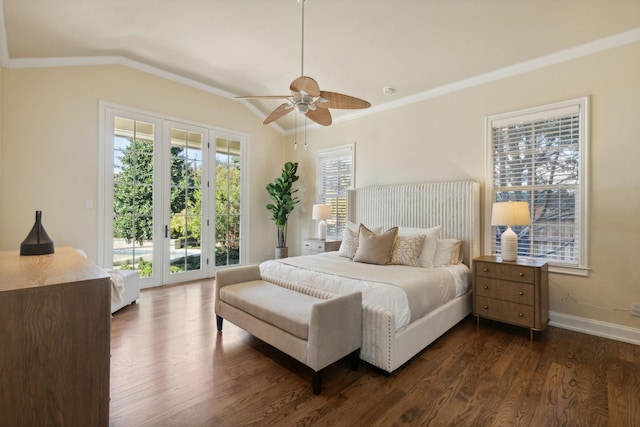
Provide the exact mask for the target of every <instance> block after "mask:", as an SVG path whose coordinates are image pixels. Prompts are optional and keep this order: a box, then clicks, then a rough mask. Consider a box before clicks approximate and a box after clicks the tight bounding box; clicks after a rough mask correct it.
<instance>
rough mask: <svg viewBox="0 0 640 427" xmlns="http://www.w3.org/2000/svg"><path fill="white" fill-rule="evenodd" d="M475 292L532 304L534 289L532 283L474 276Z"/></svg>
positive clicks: (490, 296)
mask: <svg viewBox="0 0 640 427" xmlns="http://www.w3.org/2000/svg"><path fill="white" fill-rule="evenodd" d="M475 293H476V295H479V296H485V297H489V298H495V299H499V300H503V301H511V302H515V303H518V304H526V305H534V302H535V294H534V293H535V289H534V287H533V285H532V284H528V283H518V282H507V281H505V280H498V279H491V278H488V277H476V287H475Z"/></svg>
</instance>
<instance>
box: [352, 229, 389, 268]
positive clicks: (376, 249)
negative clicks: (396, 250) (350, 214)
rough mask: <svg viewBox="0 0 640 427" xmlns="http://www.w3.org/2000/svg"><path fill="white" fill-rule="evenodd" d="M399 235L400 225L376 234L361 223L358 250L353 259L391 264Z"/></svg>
mask: <svg viewBox="0 0 640 427" xmlns="http://www.w3.org/2000/svg"><path fill="white" fill-rule="evenodd" d="M397 235H398V227H393V228H390V229H388V230H387V231H385V232H384V233H381V234H376V233H374V232H373V231H371V230H369V229H368V228H367V227H365V226H364V225H362V224H360V236H359V238H358V250H357V251H356V255H355V256H354V257H353V260H354V261H357V262H366V263H368V264H381V265H383V264H389V261H391V253H392V252H393V245H394V244H395V242H396V236H397Z"/></svg>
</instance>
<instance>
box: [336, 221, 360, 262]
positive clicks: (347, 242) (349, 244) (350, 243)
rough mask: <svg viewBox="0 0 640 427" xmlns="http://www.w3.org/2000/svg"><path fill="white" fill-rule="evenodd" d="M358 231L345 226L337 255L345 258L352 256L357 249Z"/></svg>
mask: <svg viewBox="0 0 640 427" xmlns="http://www.w3.org/2000/svg"><path fill="white" fill-rule="evenodd" d="M359 234H360V233H359V232H358V231H357V230H356V231H353V230H352V229H351V228H349V227H345V229H344V234H343V235H342V243H340V249H339V250H338V255H339V256H343V257H346V258H349V259H351V258H353V256H354V255H355V254H356V251H357V250H358V235H359Z"/></svg>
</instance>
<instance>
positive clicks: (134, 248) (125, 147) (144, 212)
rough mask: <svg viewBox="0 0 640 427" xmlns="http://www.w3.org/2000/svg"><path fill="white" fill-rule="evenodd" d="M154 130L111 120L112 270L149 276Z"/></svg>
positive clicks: (151, 251)
mask: <svg viewBox="0 0 640 427" xmlns="http://www.w3.org/2000/svg"><path fill="white" fill-rule="evenodd" d="M153 133H154V126H153V124H151V123H145V122H141V121H137V120H131V119H125V118H122V117H115V119H114V135H113V259H112V261H113V266H114V268H116V269H122V270H139V271H140V275H141V276H143V277H145V276H151V275H152V264H151V261H152V255H153Z"/></svg>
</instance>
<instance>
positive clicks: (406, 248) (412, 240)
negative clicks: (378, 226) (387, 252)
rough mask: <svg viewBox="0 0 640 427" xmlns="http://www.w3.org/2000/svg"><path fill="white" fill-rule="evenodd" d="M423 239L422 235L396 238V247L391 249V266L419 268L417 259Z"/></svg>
mask: <svg viewBox="0 0 640 427" xmlns="http://www.w3.org/2000/svg"><path fill="white" fill-rule="evenodd" d="M425 237H426V236H425V235H424V234H416V235H414V236H398V237H397V238H396V245H395V246H394V247H393V254H391V264H400V265H408V266H411V267H420V263H419V261H418V257H419V256H420V252H421V251H422V243H423V242H424V239H425Z"/></svg>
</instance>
